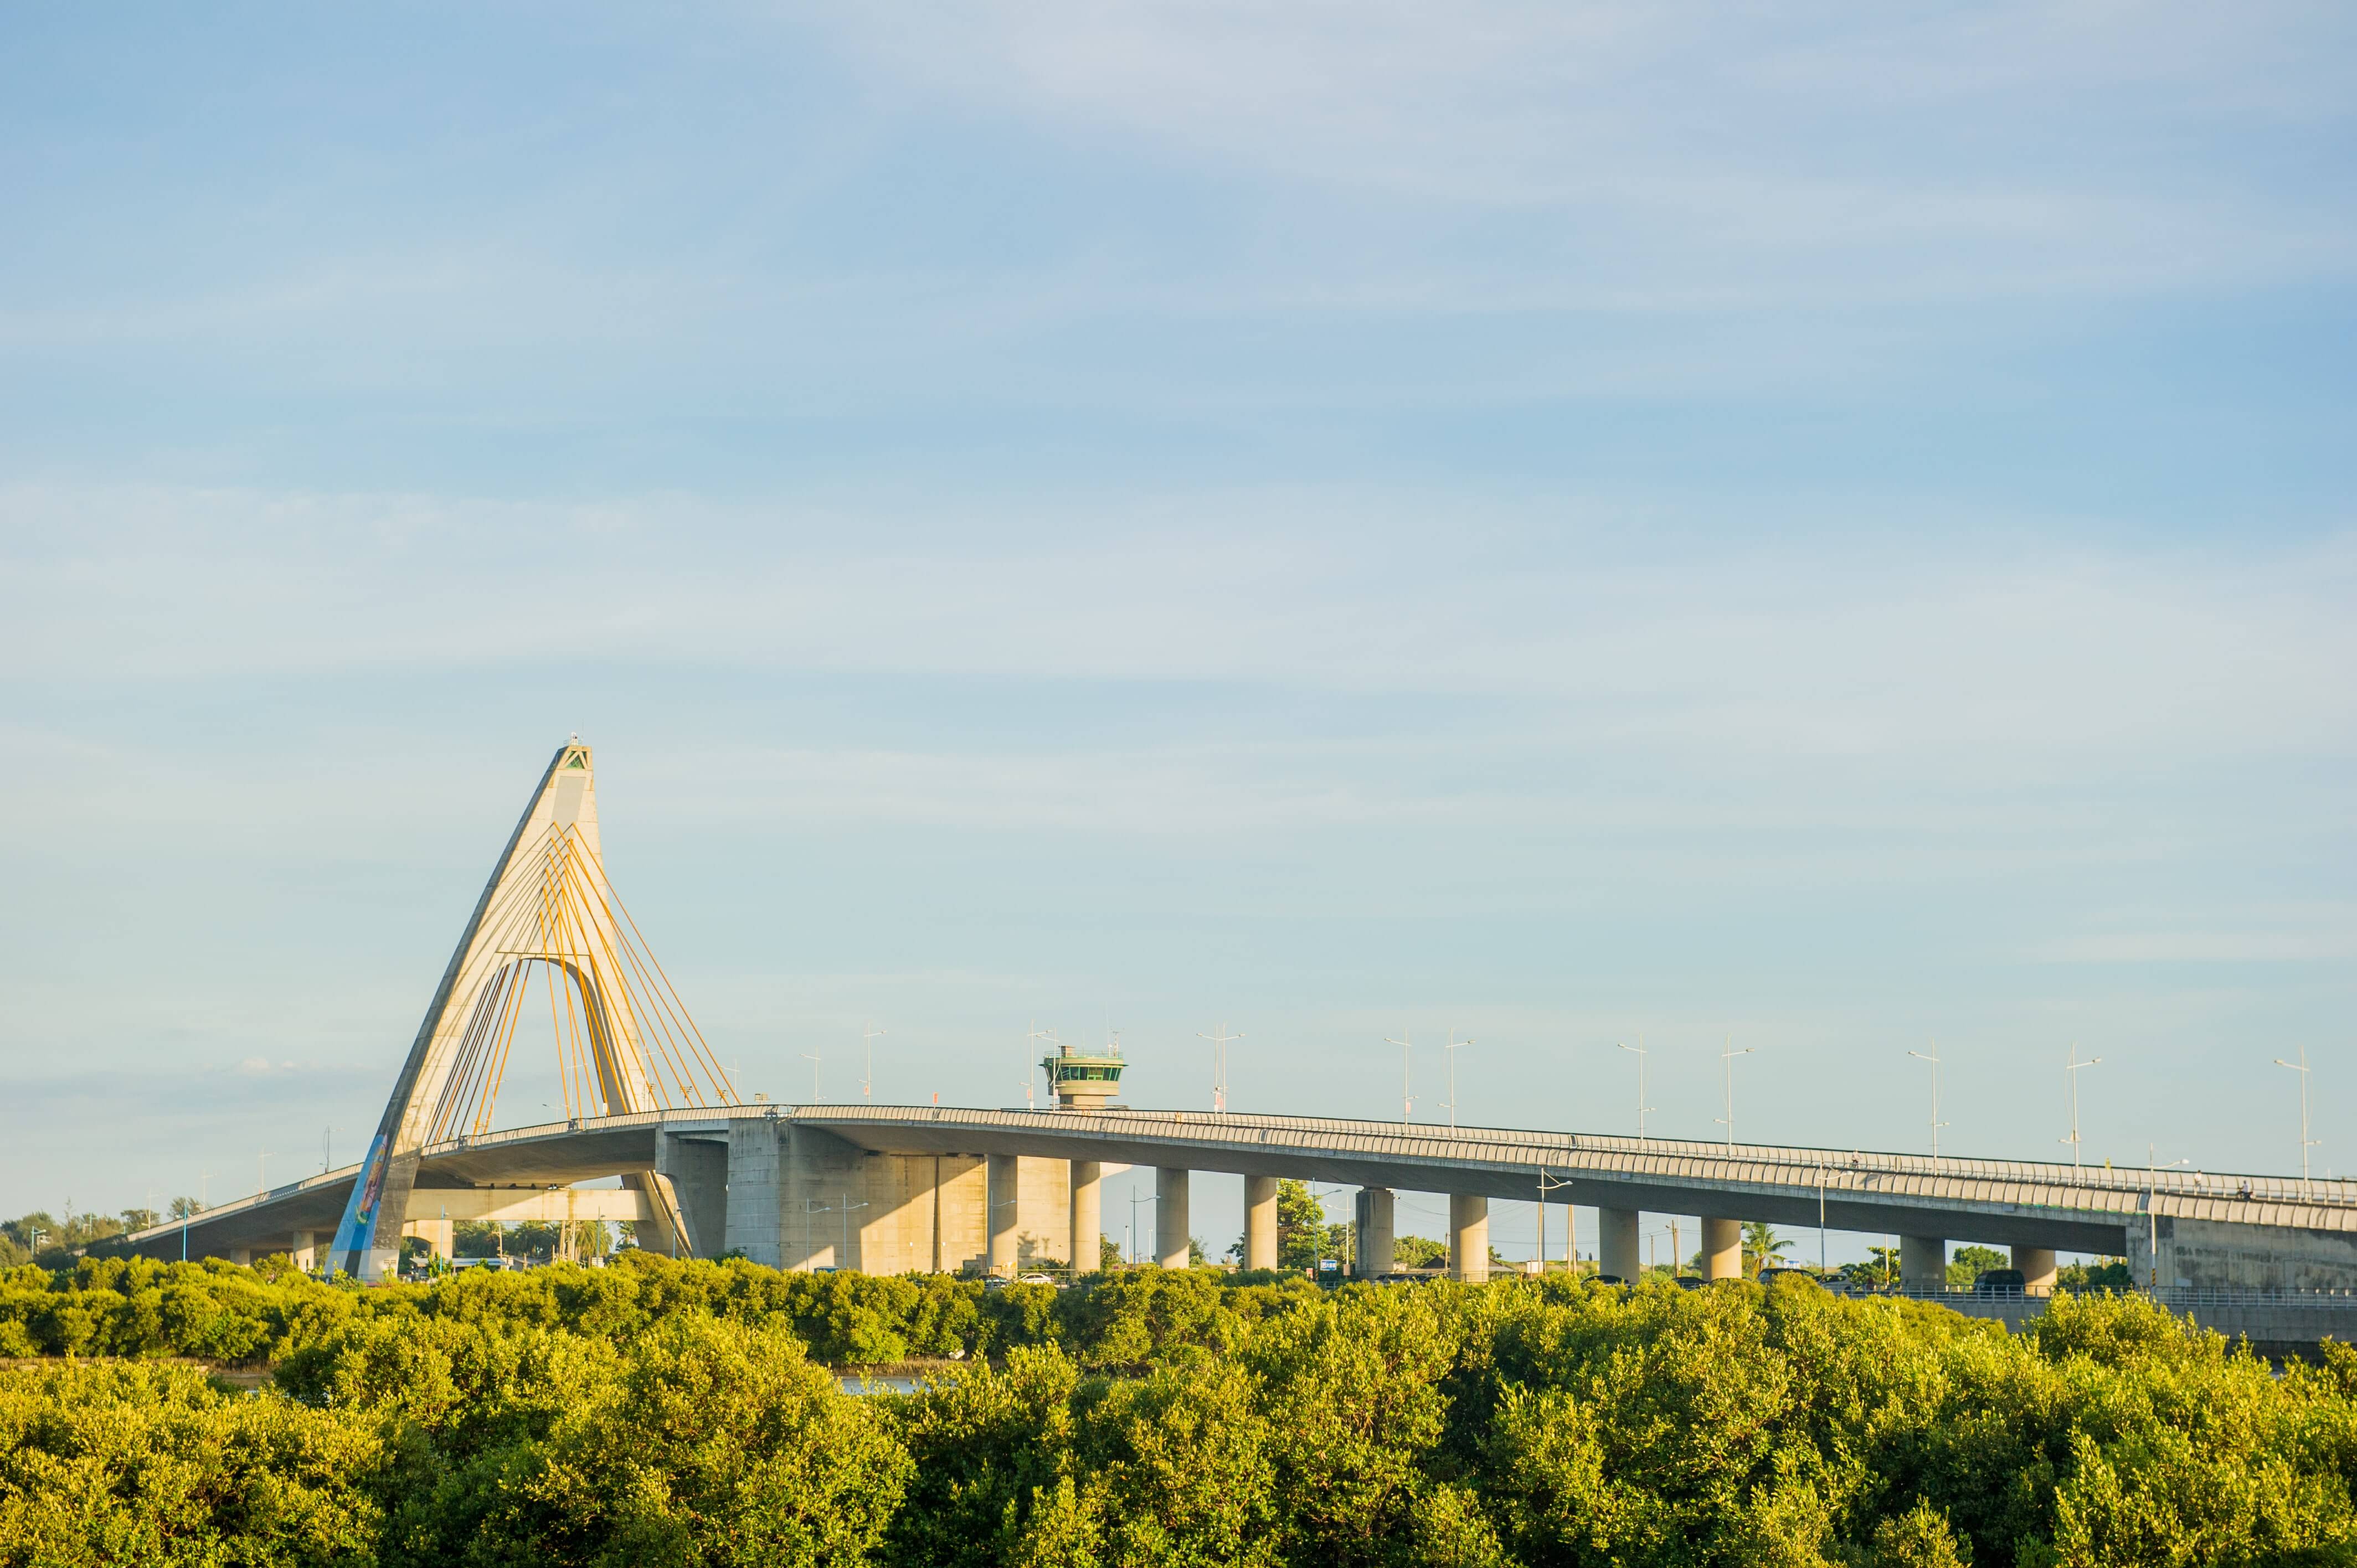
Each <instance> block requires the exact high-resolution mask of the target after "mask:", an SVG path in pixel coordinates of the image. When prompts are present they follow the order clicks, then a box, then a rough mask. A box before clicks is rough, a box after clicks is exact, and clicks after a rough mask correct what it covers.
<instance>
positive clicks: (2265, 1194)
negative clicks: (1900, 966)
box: [129, 1104, 2357, 1256]
mask: <svg viewBox="0 0 2357 1568" xmlns="http://www.w3.org/2000/svg"><path fill="white" fill-rule="evenodd" d="M747 1118H760V1119H768V1120H776V1121H781V1122H791V1123H794V1124H799V1125H806V1126H812V1127H816V1128H821V1129H823V1130H825V1131H826V1132H829V1133H834V1134H835V1135H836V1136H838V1137H841V1138H844V1139H845V1140H846V1141H848V1142H850V1143H852V1144H857V1145H859V1146H861V1147H864V1148H870V1149H877V1150H885V1151H890V1152H896V1153H906V1154H946V1153H962V1154H1013V1155H1035V1156H1048V1157H1062V1158H1073V1159H1093V1160H1101V1161H1106V1162H1119V1163H1125V1164H1129V1165H1164V1166H1173V1167H1179V1168H1184V1169H1189V1170H1200V1171H1211V1172H1224V1173H1231V1174H1242V1175H1252V1176H1299V1177H1303V1178H1305V1179H1313V1180H1324V1181H1333V1182H1338V1183H1342V1184H1346V1185H1358V1186H1370V1187H1394V1188H1398V1189H1401V1190H1405V1191H1413V1192H1454V1193H1467V1194H1480V1195H1482V1196H1487V1197H1503V1198H1523V1199H1529V1198H1534V1197H1539V1196H1540V1195H1541V1192H1542V1190H1543V1189H1544V1196H1545V1197H1546V1198H1547V1200H1548V1201H1550V1202H1555V1203H1575V1204H1579V1205H1583V1206H1591V1207H1606V1208H1635V1209H1642V1210H1645V1211H1648V1212H1652V1213H1663V1214H1696V1215H1709V1216H1719V1217H1725V1218H1735V1219H1765V1220H1768V1221H1770V1222H1771V1223H1779V1224H1784V1225H1795V1226H1809V1225H1814V1224H1815V1223H1817V1221H1818V1219H1819V1216H1820V1214H1822V1215H1823V1218H1824V1222H1825V1223H1826V1224H1827V1225H1828V1226H1830V1227H1831V1228H1833V1229H1835V1230H1855V1231H1865V1232H1869V1233H1875V1234H1908V1235H1929V1236H1943V1237H1946V1238H1948V1239H1950V1240H1987V1241H1991V1242H1994V1243H1996V1244H2001V1245H2028V1246H2050V1247H2055V1248H2058V1249H2061V1250H2066V1251H2094V1252H2105V1253H2116V1252H2119V1251H2123V1250H2124V1238H2125V1236H2126V1231H2127V1229H2128V1227H2129V1226H2131V1225H2141V1224H2143V1223H2145V1222H2146V1221H2147V1217H2165V1218H2178V1219H2198V1220H2208V1221H2214V1222H2218V1223H2222V1224H2231V1225H2240V1226H2255V1227H2270V1228H2284V1229H2289V1230H2308V1231H2324V1232H2334V1233H2341V1234H2357V1187H2352V1185H2351V1183H2350V1182H2348V1181H2347V1180H2340V1181H2319V1182H2313V1183H2302V1182H2300V1181H2299V1180H2298V1179H2297V1178H2285V1177H2280V1176H2255V1175H2241V1174H2219V1173H2211V1172H2201V1171H2183V1170H2169V1171H2158V1172H2154V1171H2145V1170H2136V1169H2126V1168H2121V1169H2114V1168H2109V1167H2103V1166H2090V1167H2085V1168H2081V1167H2075V1166H2072V1165H2060V1164H2055V1163H2051V1162H2032V1161H2010V1160H1977V1159H1961V1158H1954V1157H1947V1156H1942V1157H1937V1158H1934V1157H1931V1156H1927V1155H1900V1154H1890V1153H1887V1152H1876V1151H1867V1150H1850V1149H1814V1148H1798V1147H1790V1146H1781V1145H1772V1144H1732V1145H1729V1144H1719V1143H1694V1142H1686V1141H1681V1140H1674V1139H1665V1138H1631V1137H1625V1136H1616V1135H1609V1134H1598V1133H1560V1132H1544V1131H1528V1130H1521V1129H1512V1128H1497V1127H1460V1128H1450V1127H1440V1126H1429V1125H1425V1124H1422V1123H1414V1124H1409V1123H1401V1122H1366V1121H1351V1120H1344V1119H1340V1118H1332V1117H1311V1116H1265V1115H1248V1114H1243V1113H1240V1112H1226V1113H1214V1112H1199V1111H1144V1110H1140V1111H1129V1110H1104V1111H1096V1112H1068V1111H1029V1110H985V1109H972V1108H963V1107H953V1106H931V1105H926V1106H915V1105H906V1106H904V1105H866V1104H862V1105H834V1104H817V1105H801V1106H790V1105H768V1104H759V1105H734V1106H723V1107H714V1108H709V1109H699V1110H689V1111H663V1112H641V1113H639V1114H635V1115H629V1116H610V1117H600V1118H595V1119H585V1120H582V1121H577V1122H554V1123H548V1124H545V1125H541V1126H533V1127H519V1128H515V1129H511V1130H509V1131H505V1132H500V1133H489V1134H486V1135H484V1136H481V1137H478V1138H468V1139H455V1140H452V1141H449V1142H447V1143H441V1144H432V1145H429V1146H428V1147H427V1148H426V1149H425V1151H424V1152H423V1155H422V1159H421V1164H420V1169H419V1176H418V1187H417V1195H416V1197H415V1199H414V1204H415V1203H422V1202H426V1201H430V1195H431V1193H432V1192H434V1191H435V1190H436V1189H448V1188H457V1187H548V1186H552V1185H570V1184H572V1183H575V1182H578V1181H583V1180H588V1179H592V1178H596V1177H601V1176H613V1175H617V1174H621V1173H626V1172H636V1171H646V1170H651V1169H652V1168H654V1165H655V1145H656V1140H657V1137H658V1135H659V1133H662V1132H666V1131H668V1132H671V1133H695V1132H697V1131H710V1132H718V1131H722V1130H725V1129H726V1127H727V1126H728V1125H729V1124H730V1123H731V1122H736V1121H738V1120H741V1119H747ZM356 1171H357V1167H356V1166H347V1167H345V1168H344V1169H342V1170H339V1171H332V1172H328V1173H324V1174H322V1175H319V1176H307V1177H305V1178H304V1179H303V1180H301V1181H298V1182H294V1183H289V1184H287V1185H286V1186H284V1187H274V1188H273V1189H271V1190H270V1191H268V1192H265V1193H258V1194H254V1195H253V1196H251V1197H243V1198H239V1199H236V1200H234V1201H232V1202H229V1203H225V1204H221V1205H219V1206H217V1207H215V1208H210V1209H207V1210H206V1211H205V1212H204V1213H202V1214H199V1215H197V1216H195V1217H193V1218H192V1219H189V1220H188V1221H187V1222H186V1223H185V1224H182V1223H179V1222H174V1223H171V1224H167V1225H159V1226H155V1227H152V1228H150V1229H148V1230H143V1231H140V1232H137V1233H136V1234H135V1235H134V1236H132V1237H131V1238H129V1240H130V1241H131V1243H132V1244H133V1245H134V1246H135V1247H136V1248H137V1249H138V1250H140V1251H145V1252H147V1253H149V1254H151V1255H156V1256H173V1255H177V1251H178V1248H179V1246H180V1245H181V1242H182V1239H183V1236H184V1234H185V1236H186V1238H187V1240H188V1247H189V1251H190V1255H191V1256H196V1255H199V1254H201V1253H205V1252H221V1251H227V1250H228V1249H230V1248H231V1247H240V1246H242V1247H253V1246H272V1247H280V1246H284V1245H285V1238H286V1237H287V1236H288V1235H289V1234H291V1233H292V1232H294V1231H296V1230H327V1229H330V1228H332V1227H333V1226H334V1224H335V1222H336V1219H337V1218H338V1216H339V1214H340V1212H341V1210H342V1207H343V1202H344V1199H345V1197H347V1195H348V1194H349V1192H350V1187H351V1183H352V1180H353V1179H354V1176H355V1174H356ZM414 1204H413V1208H414Z"/></svg>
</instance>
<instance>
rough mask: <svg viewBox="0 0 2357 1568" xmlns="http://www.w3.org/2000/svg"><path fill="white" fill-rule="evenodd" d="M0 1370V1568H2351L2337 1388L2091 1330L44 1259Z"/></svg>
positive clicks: (2340, 1369)
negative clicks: (1038, 1567) (210, 1362)
mask: <svg viewBox="0 0 2357 1568" xmlns="http://www.w3.org/2000/svg"><path fill="white" fill-rule="evenodd" d="M0 1340H5V1346H0V1348H6V1349H7V1350H8V1351H9V1352H10V1353H13V1354H16V1355H18V1356H29V1357H38V1358H40V1359H33V1360H29V1361H27V1362H22V1363H19V1364H18V1365H16V1366H15V1367H12V1368H9V1369H0V1564H5V1565H15V1564H33V1563H44V1564H46V1563H327V1562H351V1563H383V1564H388V1565H392V1564H411V1563H417V1564H424V1563H502V1564H518V1565H521V1564H532V1563H616V1564H619V1563H678V1564H687V1563H876V1564H879V1565H901V1564H908V1565H917V1564H924V1565H932V1564H947V1565H957V1564H973V1565H975V1568H980V1565H984V1564H999V1563H1007V1564H1027V1565H1028V1564H1068V1565H1082V1564H1106V1565H1110V1564H1116V1563H1118V1564H1140V1565H1143V1564H1162V1563H1248V1564H1269V1565H1275V1564H1284V1563H1318V1564H1328V1563H1336V1564H1352V1563H1367V1564H1374V1563H1465V1564H1472V1563H1494V1564H1507V1563H1527V1564H1532V1565H1538V1564H1605V1563H1628V1564H1653V1565H1663V1568H1668V1565H1673V1564H1677V1565H1685V1564H1696V1565H1699V1564H1717V1563H1724V1564H1752V1563H1779V1564H1793V1565H1823V1568H1900V1565H1907V1568H1931V1565H1939V1564H1962V1563H1974V1564H1977V1565H1979V1568H1992V1565H2006V1564H2024V1565H2041V1568H2042V1565H2045V1564H2065V1563H2067V1564H2113V1563H2121V1564H2126V1563H2138V1564H2142V1563H2156V1564H2158V1563H2187V1564H2191V1563H2234V1564H2247V1565H2253V1568H2255V1565H2257V1564H2263V1563H2265V1564H2277V1563H2306V1564H2340V1563H2357V1507H2352V1485H2357V1355H2352V1354H2351V1353H2350V1352H2348V1351H2346V1350H2343V1349H2341V1348H2339V1347H2330V1348H2328V1351H2327V1356H2326V1359H2325V1361H2324V1363H2323V1364H2322V1365H2320V1366H2316V1367H2304V1366H2294V1367H2291V1368H2289V1369H2286V1370H2285V1371H2283V1372H2282V1373H2281V1374H2280V1375H2277V1374H2276V1373H2275V1372H2274V1371H2273V1370H2272V1369H2270V1368H2269V1367H2268V1366H2267V1364H2266V1362H2264V1361H2262V1360H2259V1359H2255V1358H2253V1357H2251V1356H2249V1355H2247V1354H2244V1353H2239V1352H2235V1351H2233V1350H2232V1349H2230V1348H2229V1347H2227V1346H2226V1345H2225V1344H2224V1342H2223V1341H2222V1340H2220V1339H2219V1338H2218V1337H2215V1336H2212V1335H2205V1334H2202V1333H2200V1332H2198V1331H2196V1330H2193V1329H2191V1328H2190V1327H2189V1326H2186V1325H2184V1324H2182V1323H2181V1322H2179V1321H2178V1320H2175V1319H2172V1318H2171V1317H2170V1316H2169V1315H2168V1314H2167V1313H2166V1312H2164V1311H2162V1310H2160V1309H2158V1308H2156V1307H2154V1306H2153V1305H2150V1304H2148V1303H2147V1302H2144V1301H2142V1300H2139V1299H2136V1298H2134V1297H2102V1296H2098V1297H2088V1298H2082V1299H2071V1298H2063V1299H2059V1300H2058V1301H2057V1302H2056V1303H2055V1305H2054V1306H2053V1309H2052V1310H2051V1311H2050V1313H2049V1314H2048V1315H2047V1316H2045V1317H2043V1318H2042V1319H2040V1320H2039V1321H2037V1322H2036V1323H2035V1324H2034V1325H2033V1326H2031V1327H2030V1328H2029V1329H2028V1330H2027V1331H2025V1332H2023V1333H2020V1334H2018V1335H2008V1334H2007V1332H2006V1331H2005V1330H2004V1328H2003V1327H2002V1326H1999V1325H1996V1324H1991V1323H1985V1322H1977V1321H1974V1320H1971V1319H1967V1318H1964V1317H1961V1316H1956V1315H1954V1314H1953V1313H1950V1312H1948V1311H1946V1310H1945V1309H1943V1308H1941V1307H1938V1306H1934V1305H1922V1304H1916V1303H1910V1302H1904V1301H1896V1300H1872V1301H1849V1300H1844V1299H1841V1298H1839V1297H1836V1296H1833V1295H1829V1294H1826V1293H1824V1292H1823V1291H1821V1290H1819V1289H1817V1288H1816V1287H1815V1286H1814V1285H1813V1283H1809V1282H1807V1281H1806V1280H1803V1279H1789V1280H1780V1281H1779V1282H1778V1283H1775V1284H1774V1285H1772V1286H1770V1287H1769V1288H1767V1289H1762V1288H1761V1287H1760V1286H1758V1285H1755V1284H1749V1283H1728V1284H1725V1285H1720V1286H1717V1287H1714V1288H1712V1289H1709V1290H1703V1291H1691V1292H1688V1291H1679V1290H1676V1289H1674V1288H1670V1287H1668V1286H1667V1285H1665V1284H1655V1285H1650V1286H1646V1287H1643V1288H1640V1289H1636V1290H1633V1291H1622V1290H1618V1289H1614V1288H1610V1287H1597V1286H1591V1285H1587V1284H1585V1283H1578V1282H1577V1281H1574V1280H1571V1279H1567V1278H1563V1277H1555V1278H1550V1279H1546V1280H1512V1281H1507V1282H1501V1283H1493V1284H1491V1285H1488V1286H1462V1285H1456V1284H1451V1283H1446V1282H1441V1283H1427V1284H1417V1285H1405V1286H1381V1287H1371V1286H1351V1287H1349V1288H1346V1289H1344V1290H1342V1291H1340V1292H1338V1293H1333V1294H1323V1293H1320V1292H1318V1291H1317V1290H1316V1289H1314V1288H1313V1287H1311V1286H1310V1285H1309V1284H1308V1283H1307V1282H1306V1281H1304V1280H1302V1279H1300V1278H1299V1277H1298V1276H1287V1275H1268V1276H1261V1277H1257V1278H1255V1277H1253V1276H1242V1275H1220V1274H1216V1273H1211V1272H1208V1271H1203V1272H1192V1273H1188V1272H1178V1273H1160V1272H1157V1271H1153V1270H1146V1271H1140V1272H1136V1273H1119V1274H1109V1275H1104V1276H1101V1277H1097V1278H1094V1279H1092V1280H1090V1281H1088V1282H1085V1283H1083V1284H1082V1286H1081V1287H1079V1288H1077V1289H1073V1290H1068V1291H1057V1290H1054V1289H1051V1288H1049V1287H1044V1286H1022V1285H1013V1286H1008V1287H1006V1288H1005V1289H1001V1290H985V1289H984V1288H982V1287H981V1286H979V1285H977V1284H976V1283H973V1282H969V1281H957V1280H948V1279H870V1278H866V1277H864V1276H860V1275H854V1274H834V1275H810V1274H783V1273H777V1272H775V1271H771V1270H768V1269H763V1268H759V1267H757V1266H755V1265H752V1264H749V1263H745V1262H734V1261H732V1262H720V1263H679V1262H669V1261H666V1260H662V1259H657V1258H650V1257H633V1258H630V1261H629V1262H626V1263H624V1264H621V1265H619V1266H616V1267H613V1268H608V1269H603V1270H588V1269H576V1268H572V1267H569V1266H562V1265H560V1266H557V1267H553V1268H548V1269H542V1270H535V1271H533V1272H530V1273H478V1274H472V1275H460V1276H457V1277H453V1278H450V1279H447V1280H444V1281H441V1282H438V1283H436V1284H434V1285H431V1286H413V1287H392V1288H385V1289H378V1290H367V1291H362V1290H357V1289H353V1288H350V1287H331V1286H327V1285H322V1284H319V1283H315V1282H312V1281H308V1280H306V1279H303V1278H301V1277H300V1276H297V1275H292V1274H290V1273H285V1272H283V1271H282V1272H275V1273H274V1272H269V1271H264V1272H259V1273H258V1272H255V1271H251V1270H245V1269H237V1268H231V1267H228V1266H225V1265H221V1264H217V1263H216V1264H208V1265H203V1266H196V1265H171V1266H161V1265H156V1264H152V1263H140V1262H130V1263H124V1262H85V1263H83V1264H81V1265H80V1266H79V1267H78V1268H77V1269H75V1270H73V1271H70V1272H60V1273H54V1274H53V1273H47V1272H44V1271H40V1270H35V1269H18V1270H16V1271H13V1272H11V1273H7V1274H5V1275H0ZM68 1351H70V1352H73V1353H74V1354H76V1355H80V1356H111V1357H121V1358H124V1359H120V1360H106V1361H87V1360H85V1361H68V1360H64V1359H59V1355H60V1353H63V1352H68ZM909 1355H935V1356H952V1355H955V1356H962V1357H963V1360H961V1361H960V1362H959V1363H958V1364H956V1365H954V1366H952V1367H948V1368H946V1369H943V1370H942V1371H941V1372H940V1373H939V1374H938V1375H936V1376H933V1377H931V1379H930V1380H928V1381H927V1383H926V1384H925V1385H924V1386H923V1387H921V1388H920V1390H919V1391H916V1392H914V1393H910V1394H905V1395H895V1394H870V1395H865V1396H863V1395H860V1394H857V1393H846V1392H845V1391H843V1390H842V1389H841V1388H840V1387H839V1386H838V1384H837V1380H836V1379H835V1377H834V1374H833V1373H831V1372H829V1371H828V1370H826V1369H824V1368H823V1367H822V1366H820V1365H817V1364H816V1363H817V1362H818V1361H820V1360H831V1361H839V1362H872V1361H882V1360H892V1359H899V1358H901V1357H904V1356H909ZM171 1356H190V1357H201V1358H205V1359H216V1360H235V1359H259V1358H268V1359H271V1360H272V1361H273V1362H274V1374H273V1377H272V1380H271V1385H270V1387H269V1388H268V1389H267V1391H263V1392H259V1393H253V1394H247V1393H242V1392H240V1391H233V1390H230V1389H227V1388H224V1387H222V1386H221V1385H219V1384H216V1383H212V1382H210V1381H208V1380H207V1379H206V1378H205V1377H204V1376H203V1375H202V1374H201V1373H200V1372H199V1371H198V1370H195V1369H189V1368H187V1367H184V1366H180V1365H177V1364H174V1363H173V1362H171V1361H168V1360H164V1359H160V1358H165V1357H171Z"/></svg>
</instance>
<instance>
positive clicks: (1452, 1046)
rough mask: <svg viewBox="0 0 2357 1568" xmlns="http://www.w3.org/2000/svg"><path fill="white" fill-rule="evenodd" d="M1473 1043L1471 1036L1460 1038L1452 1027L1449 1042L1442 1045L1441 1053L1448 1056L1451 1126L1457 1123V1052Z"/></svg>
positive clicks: (1449, 1120) (1449, 1121)
mask: <svg viewBox="0 0 2357 1568" xmlns="http://www.w3.org/2000/svg"><path fill="white" fill-rule="evenodd" d="M1472 1043H1473V1042H1472V1040H1471V1039H1470V1038H1466V1039H1462V1040H1460V1039H1458V1037H1457V1031H1456V1030H1454V1029H1451V1030H1449V1031H1448V1044H1447V1045H1445V1046H1443V1047H1440V1049H1441V1053H1442V1054H1443V1055H1444V1056H1446V1057H1447V1058H1448V1124H1449V1125H1450V1126H1451V1127H1454V1126H1456V1125H1457V1053H1458V1051H1461V1050H1463V1049H1464V1048H1465V1047H1467V1046H1469V1045H1471V1044H1472Z"/></svg>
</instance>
